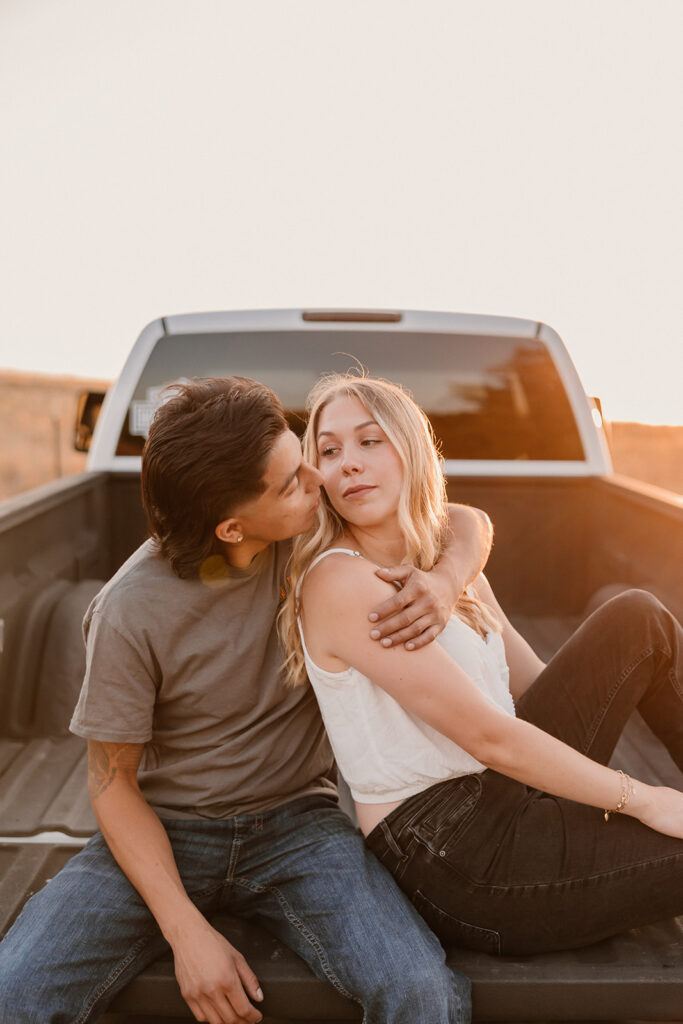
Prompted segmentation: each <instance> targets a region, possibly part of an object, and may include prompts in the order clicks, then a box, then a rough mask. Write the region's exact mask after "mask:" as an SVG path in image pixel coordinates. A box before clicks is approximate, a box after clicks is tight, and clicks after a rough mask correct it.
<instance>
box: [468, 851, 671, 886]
mask: <svg viewBox="0 0 683 1024" xmlns="http://www.w3.org/2000/svg"><path fill="white" fill-rule="evenodd" d="M681 859H683V858H682V856H681V854H680V853H672V854H669V855H668V856H666V857H648V858H647V859H645V860H639V861H637V862H635V863H633V864H624V865H623V866H622V867H620V868H614V869H613V870H612V871H599V872H597V873H596V874H593V875H580V876H579V877H577V878H564V879H563V880H562V881H561V882H520V883H519V884H514V885H490V884H489V883H488V882H481V881H477V880H476V879H474V878H468V877H467V876H466V875H462V877H463V878H464V879H465V881H466V882H467V883H468V884H469V885H474V886H475V887H476V888H478V889H486V890H487V891H488V892H490V893H492V894H494V893H498V892H500V893H505V892H510V891H512V890H515V889H519V890H521V889H551V890H555V891H559V890H561V889H567V888H571V887H572V886H574V885H576V883H577V882H594V881H603V880H605V881H607V880H609V879H611V878H617V877H618V876H619V875H628V874H630V873H631V872H633V870H634V869H635V870H640V869H641V868H649V867H653V866H654V865H660V864H666V863H667V862H668V861H676V860H681Z"/></svg>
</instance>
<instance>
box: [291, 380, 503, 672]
mask: <svg viewBox="0 0 683 1024" xmlns="http://www.w3.org/2000/svg"><path fill="white" fill-rule="evenodd" d="M339 396H344V397H350V398H357V399H358V401H359V402H361V404H362V405H363V406H365V408H366V409H367V410H368V412H370V413H371V414H372V416H373V418H374V420H375V421H376V422H377V423H378V424H379V426H380V427H381V428H382V430H383V431H384V433H385V434H386V435H387V437H388V438H389V440H390V441H391V443H392V444H393V446H394V448H395V449H396V452H397V454H398V457H399V459H400V461H401V465H402V467H403V481H404V486H403V487H402V489H401V497H400V499H399V506H398V522H399V527H400V529H401V532H402V533H403V537H404V539H405V544H406V554H405V557H404V558H403V563H405V564H410V565H415V566H417V568H418V569H424V570H429V569H431V568H432V567H433V566H434V564H435V563H436V562H437V561H438V559H439V556H440V554H441V552H442V549H443V542H444V534H445V531H446V529H447V526H448V512H447V509H446V504H447V498H446V482H445V480H444V476H443V472H442V468H441V458H440V456H439V453H438V451H437V447H436V443H435V440H434V433H433V431H432V427H431V424H430V422H429V420H428V419H427V417H426V416H425V414H424V413H423V412H422V410H421V409H420V407H419V406H418V405H416V403H415V402H414V401H413V399H412V398H411V396H410V395H409V394H408V392H407V391H406V390H404V388H402V387H401V386H400V385H398V384H392V383H390V382H389V381H386V380H381V379H380V378H376V377H361V376H356V375H353V374H330V375H328V376H325V377H322V378H321V379H320V380H319V381H318V382H317V383H316V384H315V385H314V387H313V389H312V390H311V392H310V394H309V396H308V399H307V401H306V408H307V410H308V412H309V417H308V425H307V427H306V431H305V433H304V437H303V454H304V459H306V461H307V462H310V463H311V464H312V465H314V466H317V465H318V461H319V460H318V445H317V433H318V423H319V421H320V414H321V413H322V411H323V409H324V408H325V406H327V405H328V404H329V403H330V402H331V401H332V400H333V399H335V398H338V397H339ZM344 528H345V523H344V520H343V519H342V517H341V516H340V515H339V513H338V512H336V511H335V509H334V508H333V507H332V505H331V503H330V500H329V498H328V497H327V494H326V493H325V491H324V490H323V491H322V493H321V502H320V509H319V511H318V522H317V524H316V525H315V526H314V527H312V528H311V529H310V530H309V531H308V532H307V533H304V534H301V535H300V536H299V537H297V538H296V539H295V541H294V549H293V552H292V556H291V559H290V563H289V569H288V577H289V581H288V582H289V590H288V595H287V600H286V601H285V602H284V604H283V606H282V608H281V610H280V614H279V617H278V628H279V630H280V637H281V640H282V642H283V645H284V648H285V654H286V660H285V671H286V678H287V683H288V684H289V685H290V686H297V685H301V684H302V683H305V682H306V666H305V663H304V654H303V648H302V645H301V636H300V634H299V626H298V621H297V620H298V615H299V594H298V591H299V588H300V582H301V580H302V579H303V576H304V575H305V573H306V570H307V569H308V567H309V565H310V564H311V562H312V561H313V559H314V558H315V557H316V556H317V555H318V554H320V553H321V552H322V551H325V550H326V549H327V548H329V547H331V546H332V544H333V543H334V541H335V540H336V539H337V538H338V537H339V536H341V534H342V533H343V532H344ZM455 613H456V614H457V615H458V616H459V617H460V618H461V619H462V620H463V621H464V622H466V623H467V625H468V626H471V627H472V628H473V629H475V630H476V631H477V632H478V633H479V634H480V635H482V636H483V635H485V634H486V633H487V632H488V630H489V629H494V630H498V629H500V625H499V623H498V620H497V619H496V617H495V615H494V614H493V612H492V611H491V610H490V609H488V608H486V607H485V606H484V605H482V604H481V602H480V601H479V600H478V599H477V598H474V597H468V596H467V595H465V594H463V595H462V596H461V597H460V599H459V601H458V602H457V604H456V606H455Z"/></svg>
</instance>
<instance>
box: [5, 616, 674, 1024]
mask: <svg viewBox="0 0 683 1024" xmlns="http://www.w3.org/2000/svg"><path fill="white" fill-rule="evenodd" d="M578 621H579V620H578V618H576V617H569V616H568V617H564V618H539V617H535V618H532V617H528V616H526V617H522V616H518V617H516V618H515V625H516V626H517V628H518V629H519V630H520V632H522V633H523V634H524V635H525V636H526V637H527V639H528V640H529V642H530V643H531V644H532V646H533V647H534V648H535V649H536V650H537V651H538V653H539V655H540V656H541V657H542V658H548V657H550V656H551V654H552V653H553V652H554V651H555V650H557V648H558V647H559V646H560V645H561V644H562V643H563V641H564V640H565V639H566V638H567V636H569V635H570V633H571V632H572V630H573V629H574V628H575V627H576V626H577V625H578ZM615 760H616V761H618V763H619V764H620V765H623V766H625V767H628V768H629V770H630V771H632V772H633V774H635V775H637V776H638V777H639V778H642V779H643V780H645V781H652V782H656V781H660V782H666V783H667V784H668V785H673V786H676V787H678V788H683V775H681V773H680V772H679V770H678V768H677V767H676V766H675V765H674V764H673V762H672V761H671V759H670V758H669V756H668V754H667V753H666V752H665V751H664V750H663V748H662V747H661V746H660V744H659V743H658V742H657V741H656V740H655V738H654V737H653V736H652V734H651V733H650V731H649V729H647V727H646V726H645V724H644V723H643V722H642V720H641V719H640V718H639V716H634V717H633V719H632V721H631V722H630V723H629V725H628V727H627V729H626V731H625V733H624V736H623V737H622V740H621V741H620V744H619V747H618V748H617V752H616V753H615ZM85 782H86V764H85V743H84V741H82V740H80V739H78V738H77V737H61V738H55V739H51V738H33V739H28V740H19V739H7V738H5V739H0V816H1V819H0V820H2V821H3V822H5V823H7V824H6V826H5V827H10V828H11V834H12V835H16V837H17V838H16V840H9V841H5V842H3V843H0V934H4V932H5V931H6V930H7V928H8V927H9V926H10V924H11V922H12V921H13V920H14V918H15V917H16V915H17V914H18V913H19V911H20V909H21V906H22V905H23V903H24V902H25V900H26V899H27V898H28V897H29V896H30V895H31V894H32V893H34V892H36V891H37V890H38V889H39V888H40V887H41V886H42V885H43V884H45V882H46V881H47V880H48V879H49V878H51V877H52V876H53V875H54V874H55V873H56V872H57V871H58V870H59V869H60V868H61V867H62V866H63V865H64V864H65V863H66V861H67V860H68V859H69V857H71V856H73V854H74V853H75V852H76V850H77V849H78V847H79V845H80V844H81V843H82V842H83V841H84V839H83V838H82V837H85V836H87V835H89V834H90V833H91V832H92V830H93V828H94V821H93V817H92V812H91V811H90V807H89V805H88V800H87V795H86V791H85ZM44 831H54V832H56V833H60V834H61V835H56V836H53V837H50V841H48V842H46V841H45V839H47V837H44V839H43V841H42V842H41V841H40V839H39V838H38V836H36V839H37V840H38V841H27V840H28V838H29V837H31V836H34V835H36V833H38V832H44ZM79 837H80V838H79ZM215 923H216V924H217V926H218V927H219V928H220V930H221V931H222V932H223V933H224V934H225V935H226V936H228V938H229V940H230V941H231V942H233V943H234V944H235V945H236V946H237V947H238V948H240V949H241V950H242V952H243V953H244V954H245V956H246V957H247V960H248V961H249V963H250V964H251V966H252V967H253V968H254V970H255V971H256V974H257V976H258V977H259V978H260V979H261V981H262V982H263V986H264V990H265V992H266V1001H265V1004H264V1006H263V1010H264V1013H265V1014H266V1017H267V1019H269V1020H273V1021H275V1020H278V1021H285V1020H296V1021H323V1020H324V1021H344V1020H358V1019H360V1014H359V1012H358V1008H357V1007H356V1006H355V1005H353V1004H350V1003H348V1002H347V1001H346V1000H344V999H343V998H341V997H340V996H338V995H337V993H336V992H334V990H333V989H332V988H331V987H330V986H328V985H325V984H324V983H322V982H319V981H318V980H317V979H316V978H315V977H314V976H313V975H312V974H311V972H310V971H309V970H308V968H307V967H306V966H305V965H304V964H303V963H302V961H301V960H299V958H298V957H297V956H296V955H295V954H293V953H292V952H291V951H290V950H289V949H287V948H286V947H285V946H283V945H282V944H281V943H280V942H278V941H277V940H276V939H274V938H273V937H272V936H270V935H269V934H268V933H267V932H264V931H262V930H261V929H258V928H256V927H255V926H253V925H248V924H245V923H244V922H242V921H239V920H236V919H234V918H230V917H229V916H219V917H218V918H217V919H216V920H215ZM448 957H449V962H450V963H452V964H453V965H454V966H457V967H459V968H460V969H461V970H463V971H465V973H467V974H468V975H469V976H470V977H471V978H472V981H473V1001H474V1015H475V1018H476V1019H478V1020H486V1021H520V1020H525V1021H550V1020H567V1019H571V1020H573V1021H579V1020H601V1019H602V1020H618V1019H634V1018H637V1019H639V1020H649V1021H655V1020H660V1021H672V1020H676V1019H677V1018H680V1017H681V1007H682V1006H683V972H682V971H681V969H680V967H681V961H682V958H683V917H682V918H676V919H671V920H668V921H664V922H661V923H660V924H657V925H652V926H649V927H648V928H642V929H634V930H632V931H630V932H626V933H624V934H623V935H620V936H618V937H616V938H614V939H610V940H607V941H604V942H601V943H598V944H596V945H594V946H590V947H586V948H585V949H579V950H574V951H572V952H568V953H561V954H558V953H553V954H548V955H542V956H528V957H489V956H486V955H484V954H479V953H472V952H469V951H467V950H462V949H450V950H449V951H448ZM111 1011H112V1017H111V1020H112V1022H113V1021H114V1020H116V1019H125V1017H124V1018H117V1017H116V1016H114V1014H131V1015H133V1014H134V1015H136V1016H139V1017H147V1018H148V1019H149V1018H151V1017H157V1018H161V1017H163V1018H179V1019H182V1018H184V1019H187V1020H190V1019H192V1016H191V1014H190V1011H189V1010H188V1009H187V1007H186V1005H185V1003H184V1001H183V1000H182V998H181V996H180V993H179V991H178V988H177V986H176V984H175V980H174V977H173V970H172V965H171V961H170V958H167V959H164V960H161V961H159V962H158V963H156V964H154V965H153V966H152V967H151V968H149V969H147V970H146V971H144V972H143V973H142V974H141V975H140V976H139V977H138V978H137V979H135V980H134V981H133V982H131V984H129V985H128V986H127V988H126V989H125V990H124V991H123V992H121V993H120V994H119V995H118V996H117V998H116V999H115V1001H114V1004H113V1005H112V1007H111ZM293 1014H294V1016H292V1015H293Z"/></svg>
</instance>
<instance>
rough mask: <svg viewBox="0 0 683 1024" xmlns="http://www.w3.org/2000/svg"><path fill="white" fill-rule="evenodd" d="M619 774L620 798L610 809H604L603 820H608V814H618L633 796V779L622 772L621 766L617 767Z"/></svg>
mask: <svg viewBox="0 0 683 1024" xmlns="http://www.w3.org/2000/svg"><path fill="white" fill-rule="evenodd" d="M617 771H618V773H619V775H620V776H621V799H620V800H619V803H618V804H617V806H616V807H615V808H614V809H613V810H611V811H608V810H606V811H605V821H609V816H610V814H619V811H623V809H624V807H626V804H627V803H628V802H629V800H630V799H631V797H632V796H633V779H632V778H631V776H630V775H627V774H626V772H622V770H621V768H617Z"/></svg>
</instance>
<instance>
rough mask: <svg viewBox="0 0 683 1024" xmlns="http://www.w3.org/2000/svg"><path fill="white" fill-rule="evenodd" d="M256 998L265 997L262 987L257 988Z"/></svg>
mask: <svg viewBox="0 0 683 1024" xmlns="http://www.w3.org/2000/svg"><path fill="white" fill-rule="evenodd" d="M256 998H257V999H263V990H262V989H260V988H257V989H256Z"/></svg>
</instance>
